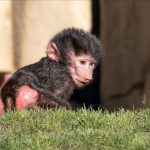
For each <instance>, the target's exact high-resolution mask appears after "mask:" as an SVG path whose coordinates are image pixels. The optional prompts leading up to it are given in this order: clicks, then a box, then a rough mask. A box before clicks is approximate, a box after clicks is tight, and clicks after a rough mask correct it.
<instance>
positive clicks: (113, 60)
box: [100, 0, 150, 109]
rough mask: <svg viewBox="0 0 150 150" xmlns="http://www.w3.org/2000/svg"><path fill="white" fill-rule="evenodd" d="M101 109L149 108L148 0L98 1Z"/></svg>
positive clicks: (149, 20) (149, 48)
mask: <svg viewBox="0 0 150 150" xmlns="http://www.w3.org/2000/svg"><path fill="white" fill-rule="evenodd" d="M100 5H101V7H100V8H101V40H102V42H103V45H104V48H105V57H104V60H103V63H102V78H101V83H102V84H101V93H102V94H101V98H102V101H101V102H102V106H103V107H104V108H109V109H114V108H119V107H123V108H130V109H133V108H145V107H150V9H149V8H150V1H147V0H143V1H140V0H138V1H135V0H126V1H125V0H116V1H112V0H101V3H100Z"/></svg>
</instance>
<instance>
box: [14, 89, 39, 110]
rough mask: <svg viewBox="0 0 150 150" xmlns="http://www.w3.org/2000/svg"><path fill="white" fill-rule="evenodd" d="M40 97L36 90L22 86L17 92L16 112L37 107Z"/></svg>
mask: <svg viewBox="0 0 150 150" xmlns="http://www.w3.org/2000/svg"><path fill="white" fill-rule="evenodd" d="M38 96H39V94H38V92H37V91H36V90H34V89H32V88H30V87H28V86H21V87H20V88H19V89H18V92H17V98H16V110H22V109H23V108H26V107H28V108H32V107H35V105H36V101H37V98H38Z"/></svg>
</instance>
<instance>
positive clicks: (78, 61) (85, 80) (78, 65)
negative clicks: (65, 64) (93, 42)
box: [69, 54, 95, 88]
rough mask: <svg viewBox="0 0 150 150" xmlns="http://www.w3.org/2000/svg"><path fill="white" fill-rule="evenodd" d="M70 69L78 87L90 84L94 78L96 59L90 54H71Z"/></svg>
mask: <svg viewBox="0 0 150 150" xmlns="http://www.w3.org/2000/svg"><path fill="white" fill-rule="evenodd" d="M70 57H71V59H70V60H71V62H70V64H69V71H70V74H71V76H72V78H73V81H74V82H75V84H76V85H77V87H79V88H80V87H83V86H85V85H87V84H89V83H90V82H91V81H92V79H93V70H94V68H95V60H94V58H92V57H91V56H90V55H80V56H75V55H73V54H72V55H71V56H70Z"/></svg>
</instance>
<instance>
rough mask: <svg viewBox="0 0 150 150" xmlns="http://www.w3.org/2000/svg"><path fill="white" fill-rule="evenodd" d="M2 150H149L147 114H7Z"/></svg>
mask: <svg viewBox="0 0 150 150" xmlns="http://www.w3.org/2000/svg"><path fill="white" fill-rule="evenodd" d="M0 149H2V150H43V149H44V150H150V110H148V109H147V110H142V111H124V110H120V111H118V112H114V113H108V112H102V111H92V110H86V109H82V110H79V111H77V112H74V111H67V110H62V109H61V110H56V111H52V110H38V111H28V110H23V111H20V112H8V113H6V114H5V115H4V116H1V117H0Z"/></svg>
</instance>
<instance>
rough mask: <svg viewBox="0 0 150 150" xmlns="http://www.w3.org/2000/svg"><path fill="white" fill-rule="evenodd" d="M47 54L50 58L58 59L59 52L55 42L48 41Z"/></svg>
mask: <svg viewBox="0 0 150 150" xmlns="http://www.w3.org/2000/svg"><path fill="white" fill-rule="evenodd" d="M47 55H48V57H49V58H50V59H52V60H55V61H57V62H58V61H59V58H60V53H59V50H58V48H57V46H56V44H55V43H52V42H50V43H49V44H48V46H47Z"/></svg>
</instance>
